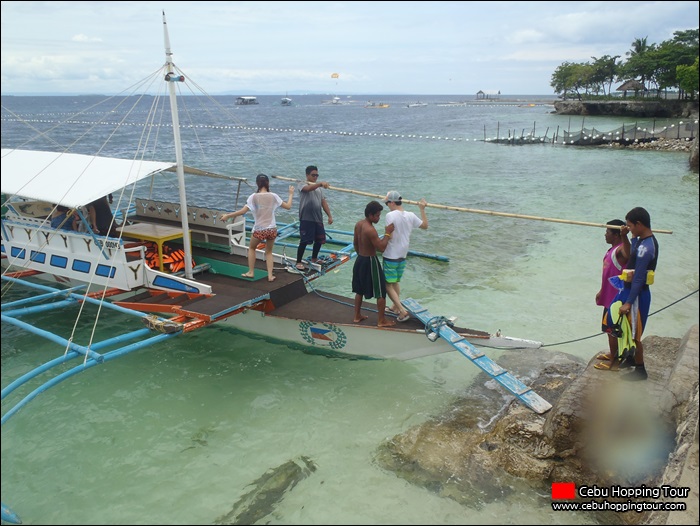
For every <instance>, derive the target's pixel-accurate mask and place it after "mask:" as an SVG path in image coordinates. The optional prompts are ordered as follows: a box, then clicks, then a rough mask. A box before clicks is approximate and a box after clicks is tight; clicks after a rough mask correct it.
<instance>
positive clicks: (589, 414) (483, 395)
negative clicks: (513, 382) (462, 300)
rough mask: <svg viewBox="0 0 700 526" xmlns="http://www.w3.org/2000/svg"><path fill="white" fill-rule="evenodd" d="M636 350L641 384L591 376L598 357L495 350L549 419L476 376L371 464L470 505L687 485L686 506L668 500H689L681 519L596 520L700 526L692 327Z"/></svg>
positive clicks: (654, 515) (623, 516) (617, 375)
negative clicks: (644, 375)
mask: <svg viewBox="0 0 700 526" xmlns="http://www.w3.org/2000/svg"><path fill="white" fill-rule="evenodd" d="M643 343H644V348H645V353H644V354H645V361H646V364H647V370H648V371H649V379H648V380H646V381H641V382H625V381H623V380H622V379H621V376H622V375H624V374H625V372H624V371H621V372H608V371H599V370H596V369H594V367H593V365H594V364H595V363H596V362H597V361H596V360H595V359H592V360H591V361H590V362H589V363H588V364H585V363H583V362H582V361H580V360H577V359H576V358H574V357H571V356H569V355H566V354H563V353H556V352H550V351H546V350H544V349H540V350H536V351H514V352H513V353H510V354H509V355H505V354H504V355H502V357H501V358H499V359H498V362H499V364H501V365H502V366H503V367H505V368H507V369H509V370H511V371H513V372H514V373H515V374H516V375H517V376H518V377H520V378H522V379H523V380H524V381H525V383H528V385H531V386H532V387H533V389H535V391H537V392H538V393H539V394H540V395H541V396H543V397H544V398H545V399H547V400H548V401H550V402H551V403H552V404H553V408H552V409H551V410H550V411H549V412H548V413H547V414H545V415H538V414H535V413H534V412H532V411H531V410H529V409H528V408H527V407H525V406H523V405H522V404H520V403H519V402H517V401H512V402H510V403H509V404H506V405H505V406H504V405H503V396H502V394H503V392H502V390H500V389H499V387H498V386H497V385H490V383H493V381H485V380H487V379H488V377H486V376H485V375H484V378H483V379H482V380H484V381H481V382H480V381H478V380H477V381H476V382H475V386H474V387H473V388H472V389H470V391H469V392H468V393H467V395H466V396H465V397H464V398H462V399H460V400H457V401H456V402H455V404H454V405H453V406H452V407H451V409H450V410H449V411H448V412H447V413H445V414H443V415H441V416H439V417H436V418H434V419H432V420H430V421H428V422H426V423H424V424H422V425H420V426H418V427H415V428H412V429H410V430H409V431H407V432H406V433H404V434H402V435H398V436H396V437H394V438H393V439H391V440H390V441H388V442H386V443H385V444H383V445H382V446H380V448H379V449H378V453H377V460H378V462H379V463H380V465H382V466H383V467H384V468H386V469H389V470H392V471H394V472H396V473H397V474H398V475H399V476H402V477H404V478H405V479H406V480H408V481H410V482H412V483H414V484H417V485H420V486H423V487H425V488H428V489H430V490H432V491H436V492H437V493H439V494H441V495H443V496H445V497H449V498H453V499H455V500H457V501H459V502H463V503H465V504H468V505H471V506H474V505H475V504H474V503H475V502H477V503H478V502H487V501H489V500H492V499H502V498H504V497H505V496H506V494H507V493H508V492H513V491H515V490H514V488H529V491H537V492H539V493H544V494H546V493H548V492H549V490H550V484H551V483H552V482H554V481H576V483H577V484H579V485H580V484H586V485H589V486H591V485H594V484H595V485H598V486H600V487H610V486H611V485H613V484H619V485H621V486H624V487H635V486H640V485H642V484H645V485H646V486H647V487H659V486H661V484H669V485H671V486H677V487H678V486H685V487H690V488H692V492H691V494H690V496H689V497H688V498H687V499H666V500H674V501H684V502H686V503H687V504H688V506H689V507H688V511H686V512H674V513H673V514H670V515H669V512H645V513H619V514H616V513H613V512H607V513H606V515H604V516H603V517H601V519H600V520H602V521H606V522H608V523H613V522H616V523H626V524H640V523H645V524H670V523H677V524H683V523H693V524H697V523H698V505H697V503H698V484H697V480H698V478H697V469H698V468H697V466H698V458H697V457H698V371H699V367H698V326H697V325H695V326H693V327H691V329H690V330H689V331H688V333H687V334H686V335H685V337H684V338H683V339H682V340H681V339H677V338H659V337H656V336H649V337H647V338H645V339H644V341H643ZM528 378H532V380H529V379H528ZM499 404H500V405H499ZM494 415H496V416H494ZM693 477H694V478H693ZM506 488H507V489H506ZM623 500H624V501H625V502H626V501H627V499H623ZM640 500H644V499H640ZM647 500H648V499H647ZM673 521H680V522H673Z"/></svg>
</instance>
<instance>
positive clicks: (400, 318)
mask: <svg viewBox="0 0 700 526" xmlns="http://www.w3.org/2000/svg"><path fill="white" fill-rule="evenodd" d="M410 317H411V315H410V314H406V315H405V316H399V317H398V318H396V321H398V322H401V323H403V322H405V321H408V319H409V318H410Z"/></svg>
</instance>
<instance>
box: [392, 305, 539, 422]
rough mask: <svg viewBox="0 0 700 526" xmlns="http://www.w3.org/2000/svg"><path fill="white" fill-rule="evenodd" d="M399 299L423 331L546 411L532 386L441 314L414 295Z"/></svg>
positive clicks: (527, 404) (514, 393)
mask: <svg viewBox="0 0 700 526" xmlns="http://www.w3.org/2000/svg"><path fill="white" fill-rule="evenodd" d="M401 303H403V306H404V307H405V308H406V310H408V311H409V312H410V313H411V314H413V315H414V316H415V317H416V318H418V319H419V320H420V321H421V322H423V324H424V325H425V327H426V331H433V334H437V336H439V337H440V338H442V339H444V340H446V341H447V342H448V343H449V344H450V345H452V347H454V348H455V349H457V350H458V351H459V352H460V353H461V354H462V355H464V356H466V357H467V358H469V359H470V360H471V361H472V363H474V365H476V366H477V367H479V369H481V370H482V371H484V372H485V373H486V374H488V375H489V376H490V377H491V378H493V379H494V380H496V381H497V382H498V383H499V384H501V385H502V386H503V387H504V388H505V389H507V390H508V391H510V392H511V393H513V395H515V397H516V398H518V399H519V400H520V401H521V402H522V403H523V404H525V405H526V406H527V407H529V408H530V409H532V410H533V411H535V412H536V413H539V414H542V413H546V412H547V411H549V410H550V409H551V408H552V404H550V403H549V402H547V400H545V399H544V398H542V397H541V396H540V395H538V394H537V393H536V392H534V391H533V390H532V388H530V387H528V386H527V385H525V384H524V383H522V382H521V381H520V380H518V379H517V378H516V377H515V376H513V375H512V374H511V373H509V372H508V371H506V370H505V369H504V368H503V367H501V366H500V365H498V364H497V363H496V362H494V361H493V360H492V359H491V358H489V357H488V356H486V355H485V354H484V353H482V352H481V351H479V350H478V349H477V348H476V347H474V346H473V345H472V344H471V343H469V342H468V341H467V339H466V338H464V337H463V336H461V335H460V334H458V333H457V332H456V331H455V330H454V329H452V328H451V327H450V326H449V325H447V324H446V323H445V321H444V318H442V317H439V316H438V317H436V316H433V315H432V314H430V312H429V311H428V309H426V308H424V307H422V306H421V305H420V304H419V303H418V302H417V301H416V300H414V299H411V298H408V299H405V300H402V301H401ZM435 321H439V322H440V324H439V325H436V323H435ZM435 339H437V337H435Z"/></svg>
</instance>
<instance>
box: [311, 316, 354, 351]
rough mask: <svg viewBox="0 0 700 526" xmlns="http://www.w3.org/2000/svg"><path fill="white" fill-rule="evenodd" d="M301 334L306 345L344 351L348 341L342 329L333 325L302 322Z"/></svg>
mask: <svg viewBox="0 0 700 526" xmlns="http://www.w3.org/2000/svg"><path fill="white" fill-rule="evenodd" d="M299 332H300V333H301V337H302V338H304V341H306V343H310V344H311V345H318V346H320V347H330V348H331V349H342V348H343V347H345V344H346V343H347V341H348V338H347V336H346V335H345V333H344V332H343V331H342V329H340V328H339V327H338V326H336V325H333V324H331V323H315V322H312V321H302V322H301V323H299Z"/></svg>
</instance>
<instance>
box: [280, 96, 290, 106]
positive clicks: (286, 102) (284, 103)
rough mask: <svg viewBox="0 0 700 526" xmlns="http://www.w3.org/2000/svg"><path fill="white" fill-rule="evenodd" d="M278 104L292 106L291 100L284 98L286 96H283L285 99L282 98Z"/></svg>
mask: <svg viewBox="0 0 700 526" xmlns="http://www.w3.org/2000/svg"><path fill="white" fill-rule="evenodd" d="M280 104H281V105H282V106H291V105H292V99H290V98H289V97H286V96H285V97H282V99H281V100H280Z"/></svg>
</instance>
